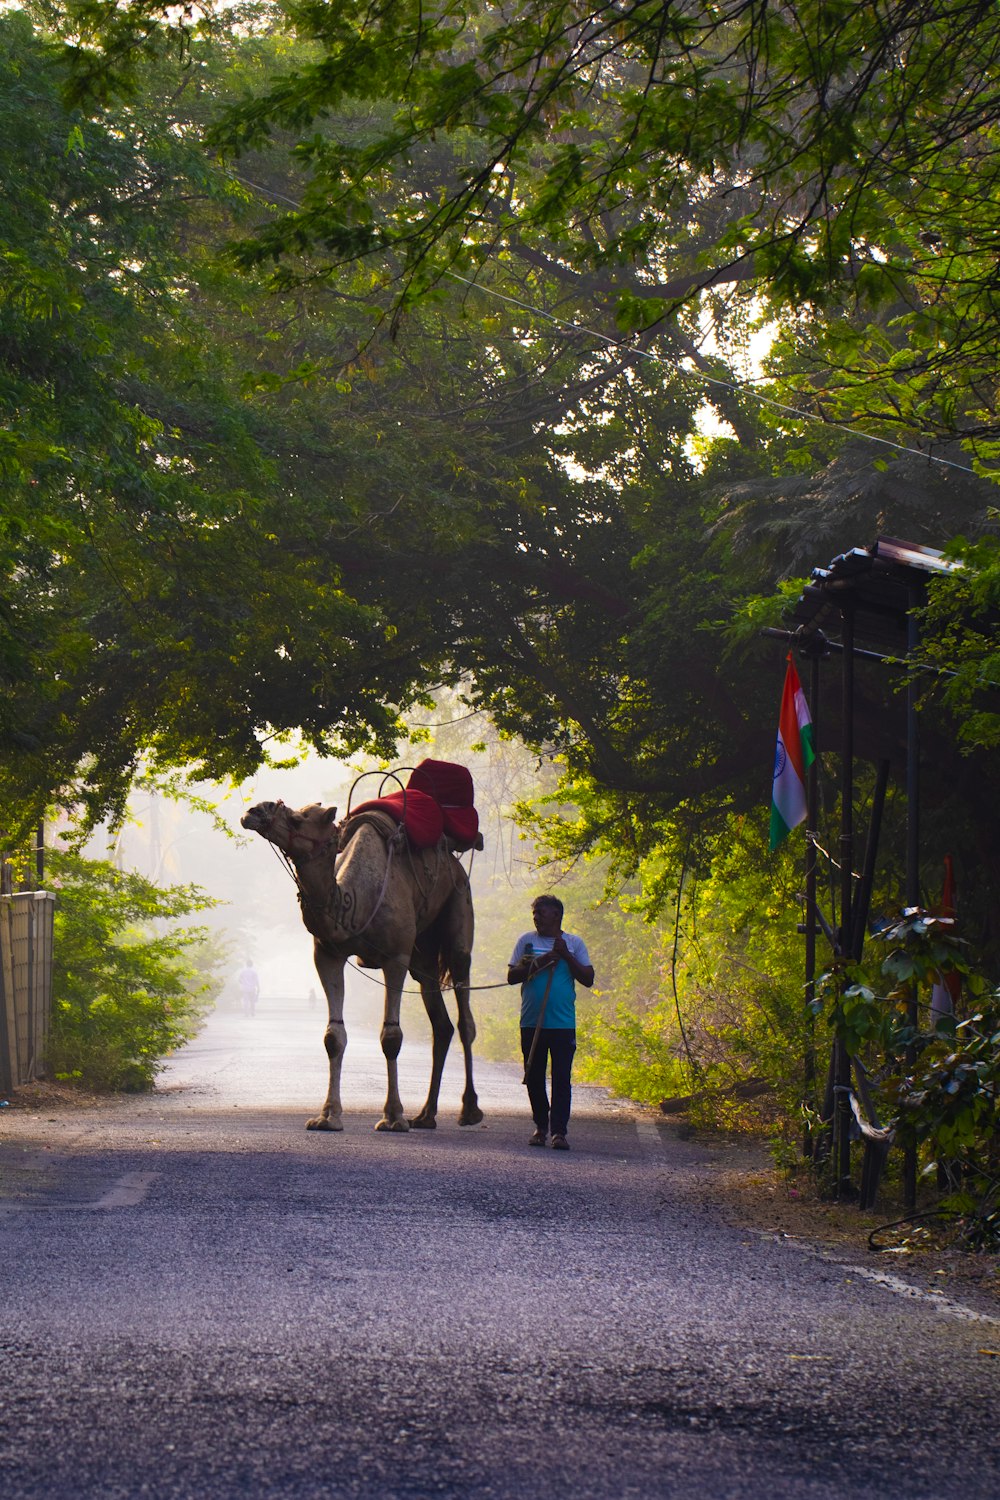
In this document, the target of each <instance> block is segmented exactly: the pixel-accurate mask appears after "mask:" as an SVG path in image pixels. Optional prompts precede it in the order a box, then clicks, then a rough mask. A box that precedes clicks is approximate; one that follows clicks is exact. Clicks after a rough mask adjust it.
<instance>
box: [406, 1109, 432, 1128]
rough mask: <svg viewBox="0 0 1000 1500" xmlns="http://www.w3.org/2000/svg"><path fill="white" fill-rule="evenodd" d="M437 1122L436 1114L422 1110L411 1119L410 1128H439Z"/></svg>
mask: <svg viewBox="0 0 1000 1500" xmlns="http://www.w3.org/2000/svg"><path fill="white" fill-rule="evenodd" d="M437 1123H438V1122H437V1119H436V1118H435V1116H434V1115H429V1114H427V1113H426V1111H424V1110H421V1111H420V1113H419V1115H414V1117H413V1119H412V1120H411V1121H410V1129H411V1130H437Z"/></svg>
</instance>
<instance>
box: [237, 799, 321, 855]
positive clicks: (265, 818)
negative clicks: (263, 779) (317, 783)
mask: <svg viewBox="0 0 1000 1500" xmlns="http://www.w3.org/2000/svg"><path fill="white" fill-rule="evenodd" d="M240 822H241V823H242V825H243V827H244V828H249V829H251V830H252V831H253V832H254V833H259V834H260V835H261V837H262V838H265V839H267V840H268V842H269V843H271V844H273V845H274V846H275V848H276V849H280V850H281V852H282V854H287V855H288V857H289V859H296V860H308V859H312V858H313V857H314V856H315V855H317V854H320V853H322V851H323V850H324V849H326V848H327V847H328V846H329V843H330V838H331V835H332V833H333V830H334V826H335V824H336V822H337V809H336V808H335V807H323V806H322V805H321V804H320V803H319V802H313V803H311V804H310V805H309V806H308V807H300V808H299V809H298V811H297V812H293V810H292V809H291V808H290V807H286V806H285V804H284V803H283V802H258V803H257V806H256V807H251V808H250V810H249V812H246V813H244V814H243V817H242V818H241V819H240Z"/></svg>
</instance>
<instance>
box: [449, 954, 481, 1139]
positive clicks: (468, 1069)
mask: <svg viewBox="0 0 1000 1500" xmlns="http://www.w3.org/2000/svg"><path fill="white" fill-rule="evenodd" d="M471 968H472V955H471V954H470V953H453V954H452V957H451V978H452V983H453V984H454V986H455V999H456V1000H457V1001H458V1036H459V1040H460V1041H461V1043H462V1052H463V1054H464V1056H465V1093H464V1094H463V1095H462V1112H461V1114H460V1115H459V1117H458V1123H459V1124H460V1125H478V1124H479V1122H480V1120H481V1119H482V1118H483V1112H482V1110H481V1109H480V1108H479V1099H478V1098H477V1096H476V1086H475V1084H474V1083H473V1081H472V1044H473V1042H474V1041H475V1040H476V1023H475V1021H474V1020H473V1018H472V1003H471V1001H470V999H469V973H470V970H471Z"/></svg>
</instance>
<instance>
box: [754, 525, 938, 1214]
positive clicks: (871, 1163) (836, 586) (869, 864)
mask: <svg viewBox="0 0 1000 1500" xmlns="http://www.w3.org/2000/svg"><path fill="white" fill-rule="evenodd" d="M959 566H961V564H959V563H955V562H952V561H951V560H949V559H948V558H946V557H945V556H944V554H943V553H942V552H940V551H938V550H936V549H934V548H932V547H926V546H923V545H921V544H919V543H916V542H906V541H901V540H899V539H898V538H895V537H888V536H880V537H878V538H877V539H876V540H875V541H874V542H873V543H872V545H871V546H869V547H854V548H852V549H851V550H850V551H848V552H844V553H842V554H840V555H839V556H838V557H835V558H834V559H833V560H832V562H830V563H829V564H828V565H827V566H826V567H822V568H820V567H817V568H814V569H813V572H812V575H811V577H810V580H809V583H808V584H807V586H806V587H805V589H804V590H803V592H802V594H801V595H800V597H799V599H798V601H797V603H796V605H795V608H794V610H793V612H792V616H791V621H790V624H791V627H792V628H791V629H790V630H788V631H774V632H769V633H771V634H774V635H778V636H780V637H781V638H782V639H785V640H788V641H789V642H790V643H791V645H792V647H793V649H795V650H797V651H799V652H800V653H801V654H802V655H803V656H804V657H805V658H806V660H807V661H808V663H809V671H808V673H807V674H806V675H807V679H808V681H809V689H808V692H807V696H808V700H809V702H810V704H811V705H812V706H813V716H814V722H815V720H816V716H817V713H816V711H817V707H818V704H819V702H820V670H821V662H823V660H824V659H826V658H836V657H839V659H840V661H839V675H840V700H841V711H840V741H841V743H840V767H841V784H840V842H839V851H838V855H837V858H836V859H835V860H833V863H834V864H835V865H836V866H837V867H838V868H839V877H840V878H839V886H840V890H839V910H838V911H837V912H835V913H834V915H833V919H832V920H831V921H828V920H827V919H826V918H825V917H824V915H823V913H822V911H821V910H820V906H819V903H818V901H817V864H818V856H819V846H818V841H817V825H818V812H819V808H818V765H817V764H816V763H815V762H814V764H813V766H812V768H811V769H810V773H809V785H808V788H807V792H808V814H807V819H808V826H807V834H806V892H805V897H806V901H805V904H806V911H805V922H804V924H803V925H804V931H805V938H806V993H807V998H809V999H812V998H813V997H814V993H815V980H816V941H817V938H818V937H821V936H824V935H825V937H826V938H827V940H828V941H829V943H830V945H831V947H832V949H833V954H834V956H835V958H837V959H841V960H848V959H857V958H860V956H861V950H862V945H863V943H864V937H865V932H866V929H867V924H868V917H869V909H870V905H871V894H872V884H873V880H874V875H875V858H876V852H877V848H878V838H879V830H880V826H881V819H882V808H883V804H884V799H885V792H886V787H887V784H888V779H889V770H890V765H889V761H888V759H886V758H883V759H881V760H880V761H879V763H878V771H877V776H876V782H875V790H874V794H873V798H872V807H871V816H870V824H869V829H868V838H867V848H866V852H865V857H864V862H863V867H862V869H861V871H860V872H856V871H855V842H856V840H855V827H854V820H855V813H854V788H855V779H856V765H855V762H856V757H855V730H856V694H855V672H856V666H857V664H858V662H859V660H865V661H875V662H879V663H883V664H884V665H885V666H886V667H887V668H888V669H892V668H897V669H898V668H905V667H906V665H907V662H908V659H909V658H911V657H912V655H913V653H914V652H915V651H916V649H917V647H918V645H919V611H920V609H921V608H922V606H923V605H924V604H925V603H926V600H927V588H928V584H929V583H930V581H931V580H932V579H933V578H935V577H940V576H941V575H942V574H945V573H948V572H949V571H951V570H953V569H955V568H957V567H959ZM816 727H817V732H818V737H819V744H820V745H821V746H822V744H823V742H824V737H823V728H822V725H821V724H817V726H816ZM904 758H905V788H906V877H905V887H906V888H905V903H906V906H907V907H915V906H918V905H919V900H920V887H919V856H920V732H919V720H918V714H917V690H916V686H915V682H914V680H913V679H912V678H911V680H910V681H909V683H908V685H907V690H906V724H905V748H904ZM826 857H828V858H830V859H831V860H832V859H833V856H832V855H830V856H826ZM911 1014H912V1019H913V1021H914V1023H915V1021H916V992H915V990H914V993H913V995H912V998H911ZM852 1070H853V1072H854V1074H855V1081H856V1084H857V1090H858V1093H859V1094H860V1095H861V1096H862V1102H863V1103H864V1105H865V1113H864V1115H862V1114H861V1111H860V1110H858V1108H857V1103H856V1099H855V1094H854V1089H853V1087H852ZM806 1074H807V1083H809V1082H811V1081H812V1077H814V1075H815V1057H814V1055H812V1054H811V1055H810V1056H809V1057H807V1059H806ZM811 1075H812V1077H811ZM852 1105H853V1114H852ZM823 1112H824V1115H825V1116H827V1117H829V1116H830V1115H831V1114H832V1117H833V1157H834V1174H835V1178H836V1182H837V1185H838V1193H839V1194H840V1195H841V1196H845V1195H846V1194H847V1193H848V1192H849V1191H850V1182H851V1156H850V1153H851V1135H852V1120H853V1119H856V1120H857V1124H858V1125H859V1126H860V1128H861V1131H862V1133H863V1134H864V1135H865V1137H866V1143H867V1144H866V1163H865V1172H864V1174H863V1178H862V1206H870V1204H871V1203H873V1202H874V1197H875V1194H876V1192H877V1188H878V1177H879V1173H880V1169H881V1161H882V1159H883V1158H884V1155H885V1152H886V1150H887V1149H888V1138H887V1132H885V1131H883V1130H882V1129H881V1127H880V1126H879V1124H878V1120H877V1117H876V1116H875V1112H874V1108H873V1105H872V1101H871V1098H870V1095H869V1093H868V1089H867V1085H866V1081H865V1075H864V1069H863V1067H862V1065H861V1063H860V1060H859V1059H851V1058H850V1057H848V1056H847V1055H846V1053H845V1049H844V1048H843V1047H841V1046H840V1045H839V1044H837V1045H835V1047H834V1050H833V1056H832V1058H831V1062H830V1070H829V1077H828V1082H827V1090H826V1107H825V1108H824V1111H823ZM904 1186H905V1196H906V1200H907V1203H908V1204H910V1205H912V1204H914V1203H915V1199H916V1156H915V1153H913V1152H912V1151H909V1152H908V1153H907V1157H906V1162H905V1167H904Z"/></svg>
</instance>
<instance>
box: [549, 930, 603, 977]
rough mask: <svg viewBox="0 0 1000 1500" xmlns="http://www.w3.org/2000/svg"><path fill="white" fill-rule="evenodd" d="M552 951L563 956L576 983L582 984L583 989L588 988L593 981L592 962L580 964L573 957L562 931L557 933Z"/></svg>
mask: <svg viewBox="0 0 1000 1500" xmlns="http://www.w3.org/2000/svg"><path fill="white" fill-rule="evenodd" d="M552 952H553V953H556V954H558V955H559V957H560V958H564V959H565V960H566V963H567V964H568V966H569V972H570V973H571V974H572V976H573V978H574V979H575V981H576V983H577V984H582V985H583V987H584V989H587V990H589V989H590V987H591V985H592V984H593V983H594V966H593V964H582V963H580V962H579V960H578V959H577V958H575V957H574V955H573V954H572V953H571V951H570V948H569V945H568V943H567V942H566V939H565V938H564V937H563V935H562V933H560V934H559V936H558V937H557V938H556V940H555V942H554V943H553V944H552Z"/></svg>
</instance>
